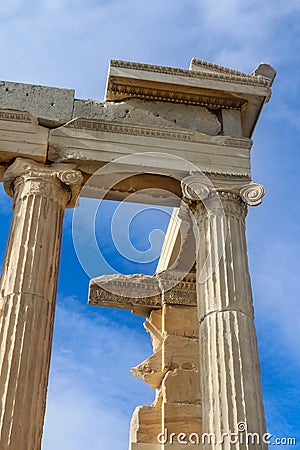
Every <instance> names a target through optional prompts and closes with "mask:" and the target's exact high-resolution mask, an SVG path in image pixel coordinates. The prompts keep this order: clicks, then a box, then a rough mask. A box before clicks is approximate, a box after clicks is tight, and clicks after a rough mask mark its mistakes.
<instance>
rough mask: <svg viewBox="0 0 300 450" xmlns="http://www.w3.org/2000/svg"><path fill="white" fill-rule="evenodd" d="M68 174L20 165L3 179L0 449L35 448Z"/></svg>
mask: <svg viewBox="0 0 300 450" xmlns="http://www.w3.org/2000/svg"><path fill="white" fill-rule="evenodd" d="M71 168H72V167H71ZM68 169H69V166H68V165H62V164H61V165H52V166H43V165H41V164H37V163H34V162H32V161H29V160H24V159H21V158H20V159H17V161H16V162H15V163H14V164H13V165H12V166H11V167H10V168H8V170H7V171H6V174H5V178H6V180H7V186H6V188H7V190H8V191H10V192H11V193H12V195H13V199H14V203H13V208H14V213H13V219H12V224H11V230H10V235H9V240H8V245H7V251H6V256H5V260H4V265H3V272H2V277H1V284H0V436H1V437H0V447H1V448H2V449H8V450H29V449H30V450H39V449H40V446H41V437H42V428H43V421H44V413H45V404H46V394H47V383H48V374H49V364H50V353H51V343H52V330H53V319H54V310H55V297H56V289H57V279H58V266H59V254H60V246H61V234H62V221H63V215H64V209H65V207H66V205H67V204H68V202H69V201H70V198H71V195H72V185H76V184H78V183H80V182H81V174H80V173H79V172H76V171H74V170H68Z"/></svg>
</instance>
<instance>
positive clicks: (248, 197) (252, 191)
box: [240, 182, 266, 206]
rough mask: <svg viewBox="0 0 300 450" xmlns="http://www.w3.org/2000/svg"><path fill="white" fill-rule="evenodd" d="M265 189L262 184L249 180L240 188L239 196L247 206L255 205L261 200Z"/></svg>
mask: <svg viewBox="0 0 300 450" xmlns="http://www.w3.org/2000/svg"><path fill="white" fill-rule="evenodd" d="M265 193H266V191H265V188H264V187H263V185H262V184H259V183H254V182H251V183H250V184H248V186H244V187H243V188H242V189H241V190H240V196H241V198H242V199H243V200H244V202H245V203H247V205H249V206H257V205H260V203H261V202H262V199H263V196H264V195H265Z"/></svg>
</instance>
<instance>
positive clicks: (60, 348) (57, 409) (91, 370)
mask: <svg viewBox="0 0 300 450" xmlns="http://www.w3.org/2000/svg"><path fill="white" fill-rule="evenodd" d="M126 315H127V316H128V312H125V311H121V312H120V313H119V314H117V315H116V316H115V318H114V319H113V317H112V316H111V317H110V319H108V317H107V316H106V315H105V313H103V309H100V308H99V309H98V308H96V307H95V308H91V307H87V306H86V307H85V306H82V305H80V303H79V302H78V300H77V299H75V298H63V299H62V298H60V299H59V303H58V308H57V312H56V325H55V331H56V332H55V339H54V346H53V356H52V367H51V377H50V387H49V394H48V404H47V415H46V426H45V432H44V438H43V450H52V449H54V448H57V449H59V448H63V449H64V450H82V449H83V448H88V449H89V450H99V449H100V448H109V449H110V450H121V449H124V450H126V447H127V442H128V431H129V420H130V415H131V413H132V411H133V409H134V407H135V406H137V405H138V404H139V403H140V402H143V403H144V404H147V403H148V404H150V403H151V402H152V401H153V391H152V389H150V388H148V387H147V385H146V384H144V383H143V382H140V381H139V380H136V379H134V378H133V377H132V375H131V374H130V373H129V370H130V368H131V366H134V365H136V364H137V363H139V362H141V361H142V360H143V359H145V357H147V356H148V355H150V354H151V346H150V340H149V337H148V336H147V334H146V333H145V331H144V330H143V328H142V327H140V330H139V329H135V328H132V327H131V326H129V324H127V325H126ZM116 320H118V322H117V321H116ZM120 320H122V322H123V323H122V324H121V323H120ZM136 321H137V322H141V320H140V319H138V318H136ZM127 323H128V321H127ZM121 349H122V350H121Z"/></svg>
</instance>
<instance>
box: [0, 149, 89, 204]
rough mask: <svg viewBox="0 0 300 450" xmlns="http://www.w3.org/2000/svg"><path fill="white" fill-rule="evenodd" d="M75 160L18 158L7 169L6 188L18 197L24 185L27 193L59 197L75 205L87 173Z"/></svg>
mask: <svg viewBox="0 0 300 450" xmlns="http://www.w3.org/2000/svg"><path fill="white" fill-rule="evenodd" d="M75 167H76V166H75V165H74V164H51V165H49V166H46V165H44V164H41V163H37V162H35V161H32V160H30V159H25V158H17V159H16V160H15V162H14V163H13V164H12V165H11V166H9V167H8V169H7V170H6V171H5V173H4V188H5V191H6V193H7V194H8V195H10V196H11V197H13V199H14V200H15V198H16V196H17V195H18V194H19V193H20V188H21V186H23V189H22V192H23V195H30V194H34V195H40V196H42V197H48V198H49V197H50V198H55V199H56V200H57V201H58V202H59V203H61V204H62V206H64V207H69V208H70V207H74V206H75V205H76V200H77V197H78V194H79V192H80V188H81V184H82V181H83V176H82V174H81V172H80V171H79V170H75Z"/></svg>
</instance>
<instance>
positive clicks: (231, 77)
mask: <svg viewBox="0 0 300 450" xmlns="http://www.w3.org/2000/svg"><path fill="white" fill-rule="evenodd" d="M110 66H111V67H120V68H126V69H134V70H142V71H146V72H158V73H164V74H167V75H177V76H183V77H190V78H203V79H208V80H217V81H229V82H231V83H237V84H247V85H253V86H261V87H268V85H269V81H268V80H267V79H265V78H263V77H256V76H254V75H249V74H246V73H245V74H244V73H242V72H240V73H239V74H236V73H232V72H230V71H229V72H228V71H226V73H216V72H211V71H207V72H204V71H201V72H197V71H191V70H188V69H179V68H175V67H166V66H157V65H152V64H142V63H136V62H131V61H122V60H115V59H113V60H111V61H110Z"/></svg>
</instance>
